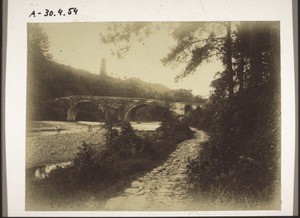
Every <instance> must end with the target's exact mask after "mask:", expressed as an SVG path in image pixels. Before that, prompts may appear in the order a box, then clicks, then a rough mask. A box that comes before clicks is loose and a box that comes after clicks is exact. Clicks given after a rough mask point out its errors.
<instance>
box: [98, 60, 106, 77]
mask: <svg viewBox="0 0 300 218" xmlns="http://www.w3.org/2000/svg"><path fill="white" fill-rule="evenodd" d="M99 75H105V76H106V75H107V74H106V59H105V58H102V60H101V65H100V72H99Z"/></svg>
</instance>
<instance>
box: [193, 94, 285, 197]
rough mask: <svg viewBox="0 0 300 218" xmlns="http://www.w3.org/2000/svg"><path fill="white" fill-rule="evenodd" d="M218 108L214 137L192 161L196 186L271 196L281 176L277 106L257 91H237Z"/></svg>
mask: <svg viewBox="0 0 300 218" xmlns="http://www.w3.org/2000/svg"><path fill="white" fill-rule="evenodd" d="M220 104H221V105H222V106H221V105H219V106H218V107H217V105H216V106H215V107H211V108H214V110H215V111H214V113H213V114H215V115H214V116H213V117H212V118H211V122H212V126H211V127H210V128H208V130H209V131H208V133H209V135H210V140H209V141H208V142H206V143H204V144H203V145H202V150H201V151H200V154H199V157H198V158H197V159H196V160H194V161H191V162H190V163H189V165H188V170H189V179H190V182H191V183H193V184H194V186H195V188H196V190H198V191H201V192H211V190H218V191H219V192H220V193H221V192H222V193H228V194H229V195H231V196H236V197H243V196H247V197H250V198H253V199H255V198H260V199H265V200H268V199H271V198H272V196H273V191H274V184H275V182H276V180H278V179H279V177H278V165H279V160H280V159H279V153H280V152H279V148H280V147H279V145H280V137H279V135H280V122H279V117H280V116H279V107H274V106H276V105H278V104H277V103H276V102H274V101H272V99H268V98H266V96H264V97H262V98H257V96H253V94H249V95H247V94H244V95H243V96H236V97H235V98H234V99H232V100H231V101H229V100H226V101H223V102H221V103H220Z"/></svg>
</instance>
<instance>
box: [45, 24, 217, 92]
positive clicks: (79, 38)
mask: <svg viewBox="0 0 300 218" xmlns="http://www.w3.org/2000/svg"><path fill="white" fill-rule="evenodd" d="M40 25H41V26H42V28H43V29H44V31H45V32H46V33H47V35H48V36H49V41H50V49H49V53H51V54H52V55H53V59H54V60H55V61H57V62H59V63H62V64H65V65H70V66H72V67H75V68H79V69H84V70H87V71H90V72H91V73H96V74H98V73H99V69H100V63H101V59H102V58H105V59H106V71H107V74H108V75H110V76H111V75H112V76H113V77H117V78H124V77H127V78H130V77H138V78H140V79H142V80H144V81H146V82H152V83H160V84H163V85H165V86H167V87H169V88H171V89H179V88H184V89H191V90H192V92H193V94H195V95H202V96H205V97H208V96H209V91H210V90H211V89H210V87H209V85H210V83H211V81H212V80H213V78H214V75H215V73H216V72H218V71H222V69H223V67H222V64H221V63H220V61H218V62H217V61H212V62H210V63H203V64H202V65H201V66H199V67H198V68H197V70H196V72H195V73H194V74H192V75H190V76H188V77H186V78H184V79H182V80H180V81H179V82H177V83H176V82H175V80H174V78H175V76H176V75H178V74H179V73H180V72H181V71H182V69H183V67H184V66H185V65H181V66H178V67H176V68H174V69H172V68H171V67H170V66H164V65H163V64H162V63H161V61H160V60H161V59H162V58H164V57H165V56H166V55H167V54H168V53H169V51H170V47H172V46H173V45H175V44H174V43H175V40H174V39H173V38H172V37H171V36H170V35H169V34H168V30H167V29H166V28H165V27H162V28H161V29H160V30H156V31H155V32H153V34H151V35H150V36H149V37H148V38H145V39H144V40H143V41H141V42H137V41H133V42H132V47H131V49H130V50H129V52H128V53H127V54H126V55H125V56H124V57H123V58H118V57H117V56H114V55H112V53H111V49H112V48H113V46H114V45H111V44H105V43H103V42H102V41H101V40H100V36H99V34H100V33H103V32H105V30H106V25H107V23H43V24H40Z"/></svg>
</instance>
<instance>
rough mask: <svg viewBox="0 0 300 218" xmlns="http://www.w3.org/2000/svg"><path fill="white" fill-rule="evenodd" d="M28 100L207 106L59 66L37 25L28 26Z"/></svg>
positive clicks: (164, 90)
mask: <svg viewBox="0 0 300 218" xmlns="http://www.w3.org/2000/svg"><path fill="white" fill-rule="evenodd" d="M28 28H29V29H28V66H27V67H28V69H27V76H28V77H27V87H28V89H27V90H28V91H27V97H28V98H27V99H28V103H29V104H34V105H36V106H39V104H40V103H42V102H45V101H51V100H53V99H54V98H57V97H62V96H70V95H96V96H120V97H144V98H154V99H162V100H166V101H189V102H191V101H192V102H202V103H203V102H204V101H206V100H205V99H203V98H202V97H201V96H193V95H192V91H191V90H186V89H178V90H171V89H169V88H168V87H166V86H163V85H161V84H155V83H148V82H144V81H142V80H141V79H139V78H129V79H118V78H114V77H110V76H108V75H101V76H100V75H96V74H92V73H90V72H88V71H86V70H81V69H75V68H73V67H70V66H66V65H63V64H60V63H57V62H55V61H54V60H53V58H52V55H51V54H50V53H49V52H48V50H49V40H48V36H47V35H46V34H45V32H44V31H43V29H42V28H41V27H40V26H39V25H38V24H31V25H29V26H28Z"/></svg>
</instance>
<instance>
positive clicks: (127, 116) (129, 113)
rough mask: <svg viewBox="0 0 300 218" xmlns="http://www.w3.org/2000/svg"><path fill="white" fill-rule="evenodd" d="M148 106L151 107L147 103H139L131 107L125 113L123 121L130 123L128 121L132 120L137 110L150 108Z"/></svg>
mask: <svg viewBox="0 0 300 218" xmlns="http://www.w3.org/2000/svg"><path fill="white" fill-rule="evenodd" d="M150 106H151V105H150V104H149V103H141V104H137V105H134V106H133V107H131V108H129V109H128V111H127V112H126V113H125V115H124V121H130V119H132V117H133V116H134V115H135V112H136V111H137V110H138V109H141V108H143V107H150Z"/></svg>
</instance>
